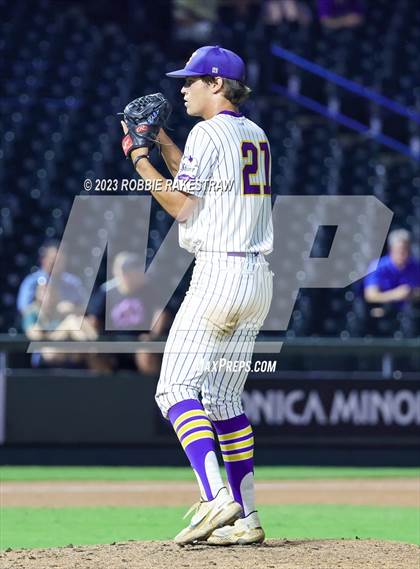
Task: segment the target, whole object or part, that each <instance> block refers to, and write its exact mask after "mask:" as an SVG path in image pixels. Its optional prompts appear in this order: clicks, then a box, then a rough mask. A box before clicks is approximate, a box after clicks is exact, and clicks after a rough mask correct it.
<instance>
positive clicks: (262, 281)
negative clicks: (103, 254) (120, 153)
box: [122, 46, 273, 545]
mask: <svg viewBox="0 0 420 569" xmlns="http://www.w3.org/2000/svg"><path fill="white" fill-rule="evenodd" d="M167 75H168V76H169V77H174V78H180V79H183V80H184V84H183V87H182V89H181V93H182V95H183V97H184V101H185V108H186V112H187V114H188V115H190V116H192V117H201V118H202V119H203V120H202V121H200V122H198V123H197V124H196V125H195V126H194V128H193V129H192V130H191V132H190V134H189V136H188V138H187V141H186V144H185V149H184V152H183V153H182V152H181V150H180V149H179V148H178V147H177V146H176V145H175V144H174V143H173V141H172V140H171V139H170V138H169V136H168V135H167V134H166V132H165V130H164V128H163V127H164V126H165V125H166V122H167V119H168V117H169V113H170V106H169V103H168V102H167V101H166V99H165V98H164V96H163V95H161V94H156V95H148V96H146V97H141V98H140V99H136V100H135V101H133V102H132V103H130V104H129V105H127V107H126V108H125V111H124V121H123V123H122V124H123V129H124V133H125V136H124V138H123V143H122V145H123V150H124V152H125V154H126V156H128V157H129V158H130V159H131V160H132V161H133V164H134V167H135V168H136V170H137V172H138V174H139V175H140V176H141V177H142V178H143V179H144V180H148V181H151V182H152V187H153V189H152V190H151V193H152V195H153V197H154V198H155V199H156V200H157V201H158V202H159V203H160V204H161V205H162V206H163V208H164V209H165V210H166V211H167V212H169V213H170V214H171V215H172V216H173V217H174V218H175V219H176V220H177V221H178V223H179V244H180V246H181V247H183V248H185V249H187V250H188V251H189V252H191V253H192V254H193V255H194V256H195V268H194V272H193V275H192V279H191V283H190V286H189V289H188V292H187V294H186V296H185V299H184V301H183V302H182V304H181V307H180V309H179V311H178V314H177V315H176V318H175V320H174V323H173V325H172V328H171V330H170V333H169V337H168V341H167V344H166V348H165V353H164V356H163V362H162V369H161V374H160V378H159V383H158V387H157V393H156V401H157V404H158V405H159V407H160V409H161V411H162V414H163V416H164V417H165V418H167V419H169V421H170V422H171V423H172V425H173V428H174V430H175V433H176V435H177V436H178V438H179V441H180V443H181V445H182V447H183V449H184V451H185V453H186V455H187V457H188V459H189V461H190V463H191V466H192V468H193V469H194V472H195V475H196V477H197V480H198V484H199V487H200V493H201V500H200V502H199V503H198V504H197V505H196V506H195V512H194V515H193V517H192V520H191V523H190V525H189V526H188V527H187V528H185V529H184V530H182V531H181V532H180V533H179V534H178V535H177V536H176V537H175V541H176V543H178V544H179V545H185V544H191V543H195V542H199V541H206V542H207V543H209V544H214V545H230V544H250V543H260V542H262V541H263V540H264V537H265V536H264V531H263V529H262V527H261V523H260V519H259V516H258V513H257V511H256V508H255V499H254V475H253V451H254V438H253V433H252V428H251V425H250V423H249V421H248V419H247V417H246V416H245V414H244V412H243V407H242V402H241V394H242V392H243V389H244V385H245V381H246V378H247V374H248V371H249V362H250V360H251V357H252V353H253V349H254V343H255V339H256V336H257V334H258V332H259V330H260V328H261V326H262V324H263V322H264V319H265V317H266V315H267V313H268V310H269V307H270V303H271V298H272V279H273V275H272V272H271V271H270V269H269V265H268V263H267V261H266V260H265V256H266V255H267V254H269V253H270V252H271V251H272V246H273V228H272V219H271V186H270V170H271V156H270V145H269V142H268V140H267V136H266V134H265V132H264V131H263V130H262V129H261V128H260V127H259V126H257V125H256V124H255V123H253V122H252V121H251V120H249V119H248V118H246V117H245V116H244V115H243V114H241V113H240V112H239V110H238V106H239V105H240V103H242V102H243V101H244V100H245V99H246V98H247V97H248V95H249V93H250V89H249V88H248V87H247V86H246V85H245V65H244V62H243V61H242V59H241V58H240V57H239V56H238V55H237V54H235V53H233V52H232V51H229V50H227V49H223V48H221V47H219V46H205V47H202V48H200V49H198V50H197V51H195V52H194V53H193V54H192V56H191V58H190V59H189V61H188V62H187V64H186V65H185V67H184V69H181V70H178V71H173V72H172V73H167ZM156 144H158V145H159V146H160V149H161V152H162V156H163V158H164V160H165V162H166V164H167V166H168V169H169V171H170V172H171V174H172V175H173V176H174V180H166V179H165V178H164V177H163V176H161V175H160V173H159V172H158V171H157V170H156V169H155V168H154V167H153V165H152V164H151V163H150V161H149V152H150V150H151V149H152V148H153V147H154V146H155V145H156ZM216 436H217V439H216ZM217 444H219V445H220V449H221V452H222V456H223V460H224V464H225V467H226V472H227V478H228V482H229V490H228V489H227V488H226V487H225V486H224V483H223V481H222V478H221V475H220V471H219V465H218V461H217V456H216V445H217ZM193 509H194V508H193Z"/></svg>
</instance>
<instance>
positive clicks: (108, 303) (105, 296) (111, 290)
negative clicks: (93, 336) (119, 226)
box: [88, 252, 172, 375]
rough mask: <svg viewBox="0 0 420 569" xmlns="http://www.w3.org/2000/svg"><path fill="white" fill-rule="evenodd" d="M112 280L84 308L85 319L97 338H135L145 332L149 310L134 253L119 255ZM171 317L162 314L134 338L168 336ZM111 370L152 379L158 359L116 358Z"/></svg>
mask: <svg viewBox="0 0 420 569" xmlns="http://www.w3.org/2000/svg"><path fill="white" fill-rule="evenodd" d="M112 273H113V276H114V278H113V279H112V280H110V281H107V282H105V283H104V284H103V285H102V286H101V287H100V288H99V289H98V290H97V292H96V293H95V295H94V296H93V298H92V300H91V302H90V304H89V307H88V318H89V320H90V322H91V323H92V325H93V327H94V328H95V330H96V331H97V333H98V334H104V333H106V334H110V333H114V334H118V335H122V334H129V335H131V336H133V335H134V334H137V335H138V332H139V331H141V330H148V329H149V325H150V322H151V320H152V316H153V315H152V314H150V310H149V307H148V306H147V305H146V303H145V302H144V300H143V298H144V290H145V287H146V286H147V284H146V282H145V277H144V272H143V267H142V266H141V263H140V259H139V257H138V255H136V254H135V253H128V252H121V253H119V254H118V255H116V257H115V259H114V263H113V266H112ZM171 322H172V317H171V315H170V313H169V311H168V310H164V311H163V312H162V314H161V315H160V317H159V319H158V320H157V321H156V324H155V325H154V327H153V330H151V331H150V333H143V334H140V336H138V338H139V339H140V340H143V341H148V340H153V339H155V338H157V337H159V336H162V335H165V334H167V333H168V330H169V328H170V325H171ZM113 359H114V369H131V370H138V371H141V372H142V373H146V374H150V375H154V374H157V373H158V372H159V369H160V362H161V356H160V355H159V354H148V353H143V352H137V353H135V354H118V355H117V357H116V358H113Z"/></svg>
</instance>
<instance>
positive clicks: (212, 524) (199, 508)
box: [174, 488, 242, 545]
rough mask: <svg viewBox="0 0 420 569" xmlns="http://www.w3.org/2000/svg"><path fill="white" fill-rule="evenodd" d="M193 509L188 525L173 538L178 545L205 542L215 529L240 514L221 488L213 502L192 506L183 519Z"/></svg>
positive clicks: (227, 493) (235, 504)
mask: <svg viewBox="0 0 420 569" xmlns="http://www.w3.org/2000/svg"><path fill="white" fill-rule="evenodd" d="M194 509H195V514H194V515H193V517H192V519H191V523H190V525H189V526H188V527H187V528H185V529H183V530H182V531H181V532H179V534H178V535H177V536H176V537H175V538H174V541H175V543H177V544H178V545H187V544H188V543H194V542H196V541H203V540H206V539H207V537H208V536H209V535H210V534H211V533H212V532H213V531H214V530H215V529H217V528H220V527H223V526H225V525H227V524H230V523H232V522H234V521H235V520H236V519H237V518H238V517H239V516H240V515H241V513H242V508H241V505H240V504H238V503H237V502H235V501H234V500H233V498H232V497H231V495H230V494H229V492H228V491H227V489H226V488H221V489H220V490H219V492H218V493H217V496H216V497H215V498H214V499H213V500H209V501H208V502H204V501H201V502H198V503H197V504H194V506H193V507H192V508H191V509H190V510H189V511H188V512H187V513H186V514H185V516H184V517H187V516H188V515H189V514H190V513H191V512H192V511H193V510H194Z"/></svg>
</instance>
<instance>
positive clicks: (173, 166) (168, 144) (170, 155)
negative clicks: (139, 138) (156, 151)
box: [158, 128, 182, 176]
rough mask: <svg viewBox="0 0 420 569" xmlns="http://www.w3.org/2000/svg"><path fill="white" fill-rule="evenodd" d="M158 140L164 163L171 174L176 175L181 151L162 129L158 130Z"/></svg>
mask: <svg viewBox="0 0 420 569" xmlns="http://www.w3.org/2000/svg"><path fill="white" fill-rule="evenodd" d="M158 141H159V142H160V150H161V152H162V156H163V159H164V160H165V164H166V166H167V167H168V170H169V172H170V173H171V174H172V176H176V174H177V172H178V170H179V166H180V164H181V158H182V152H181V150H180V149H179V148H178V146H177V145H176V144H175V142H174V141H173V140H172V139H171V138H170V137H169V136H168V135H167V134H166V132H165V131H164V130H163V128H162V129H160V131H159V136H158Z"/></svg>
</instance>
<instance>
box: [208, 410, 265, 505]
mask: <svg viewBox="0 0 420 569" xmlns="http://www.w3.org/2000/svg"><path fill="white" fill-rule="evenodd" d="M213 425H214V428H215V429H216V432H217V435H218V437H219V443H220V449H221V451H222V456H223V461H224V463H225V468H226V474H227V477H228V481H229V486H230V489H231V492H232V496H233V499H234V500H235V501H236V502H238V503H239V504H241V506H242V509H243V511H244V516H247V515H248V514H250V513H251V512H254V511H255V492H254V436H253V433H252V427H251V425H250V423H249V421H248V418H247V417H246V415H244V414H243V415H239V417H234V418H233V419H226V420H224V421H213Z"/></svg>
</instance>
